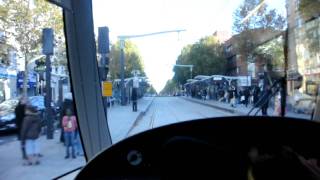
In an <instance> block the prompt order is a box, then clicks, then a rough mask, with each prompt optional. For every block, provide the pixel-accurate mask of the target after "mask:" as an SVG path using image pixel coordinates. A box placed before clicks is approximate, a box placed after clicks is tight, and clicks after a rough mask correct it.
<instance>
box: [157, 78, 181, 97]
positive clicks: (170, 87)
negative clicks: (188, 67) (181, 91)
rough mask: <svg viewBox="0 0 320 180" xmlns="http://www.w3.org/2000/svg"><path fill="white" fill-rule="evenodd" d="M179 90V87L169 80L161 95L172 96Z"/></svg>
mask: <svg viewBox="0 0 320 180" xmlns="http://www.w3.org/2000/svg"><path fill="white" fill-rule="evenodd" d="M177 90H178V85H177V83H176V82H175V81H173V80H168V81H167V83H166V85H165V86H164V88H163V89H162V90H161V92H160V94H161V95H171V94H173V93H174V92H176V91H177Z"/></svg>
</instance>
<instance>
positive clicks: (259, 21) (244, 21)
mask: <svg viewBox="0 0 320 180" xmlns="http://www.w3.org/2000/svg"><path fill="white" fill-rule="evenodd" d="M262 1H263V0H244V2H243V3H242V4H241V5H240V6H239V7H238V8H237V9H236V11H235V12H234V15H233V19H234V21H233V27H232V30H233V33H234V34H238V36H239V37H238V38H237V46H236V51H237V52H238V53H240V54H241V55H242V56H243V57H244V58H245V59H246V60H248V57H249V56H250V55H252V52H253V50H254V48H255V47H256V46H257V45H258V44H257V42H258V41H257V38H256V37H257V36H255V35H254V34H253V33H256V32H257V31H255V30H258V29H260V30H270V31H279V30H283V29H284V27H285V25H286V23H285V22H286V21H285V18H284V17H283V16H282V15H281V14H279V13H278V12H277V11H276V10H275V9H270V8H269V7H268V5H267V4H266V3H263V4H262V5H261V6H260V8H258V9H257V10H256V11H255V13H253V14H250V13H252V12H253V10H254V9H255V8H256V7H259V5H260V3H262ZM261 32H263V31H261ZM263 35H264V34H261V36H263ZM255 38H256V39H255Z"/></svg>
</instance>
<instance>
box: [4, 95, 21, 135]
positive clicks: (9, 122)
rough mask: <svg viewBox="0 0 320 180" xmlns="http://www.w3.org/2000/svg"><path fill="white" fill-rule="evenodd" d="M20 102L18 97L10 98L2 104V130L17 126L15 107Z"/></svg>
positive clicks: (13, 128) (12, 128)
mask: <svg viewBox="0 0 320 180" xmlns="http://www.w3.org/2000/svg"><path fill="white" fill-rule="evenodd" d="M18 102H19V101H18V100H17V99H10V100H6V101H4V102H2V103H1V104H0V131H10V130H15V129H16V128H17V127H16V123H15V118H16V116H15V113H14V109H15V107H16V106H17V104H18Z"/></svg>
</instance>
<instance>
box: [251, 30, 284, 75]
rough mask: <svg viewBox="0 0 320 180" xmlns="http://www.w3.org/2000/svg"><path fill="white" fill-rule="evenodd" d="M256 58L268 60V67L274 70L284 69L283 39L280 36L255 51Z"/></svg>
mask: <svg viewBox="0 0 320 180" xmlns="http://www.w3.org/2000/svg"><path fill="white" fill-rule="evenodd" d="M254 55H255V56H260V57H263V58H264V59H265V60H267V65H268V66H269V68H271V69H273V70H283V69H284V52H283V38H282V37H281V36H280V37H278V38H277V39H273V40H271V41H269V42H267V43H265V44H263V45H261V46H259V47H257V48H256V49H255V51H254Z"/></svg>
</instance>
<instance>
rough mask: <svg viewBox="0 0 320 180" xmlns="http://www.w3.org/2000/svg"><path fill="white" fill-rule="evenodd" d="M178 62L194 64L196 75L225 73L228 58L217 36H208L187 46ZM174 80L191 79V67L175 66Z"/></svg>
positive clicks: (183, 80) (182, 81)
mask: <svg viewBox="0 0 320 180" xmlns="http://www.w3.org/2000/svg"><path fill="white" fill-rule="evenodd" d="M176 64H185V65H194V68H193V72H192V73H193V74H194V75H200V74H201V75H213V74H224V73H225V66H226V59H225V58H224V55H223V47H222V45H221V44H220V43H219V41H218V40H217V38H216V37H215V36H207V37H204V38H202V39H200V40H199V41H198V42H196V43H194V44H192V45H187V46H185V47H184V48H183V49H182V51H181V53H180V55H179V56H178V60H177V61H176ZM173 71H174V73H175V74H174V77H173V80H174V81H175V82H176V83H178V84H184V83H186V81H187V79H190V78H191V77H190V69H189V68H181V67H177V66H176V67H174V69H173Z"/></svg>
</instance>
